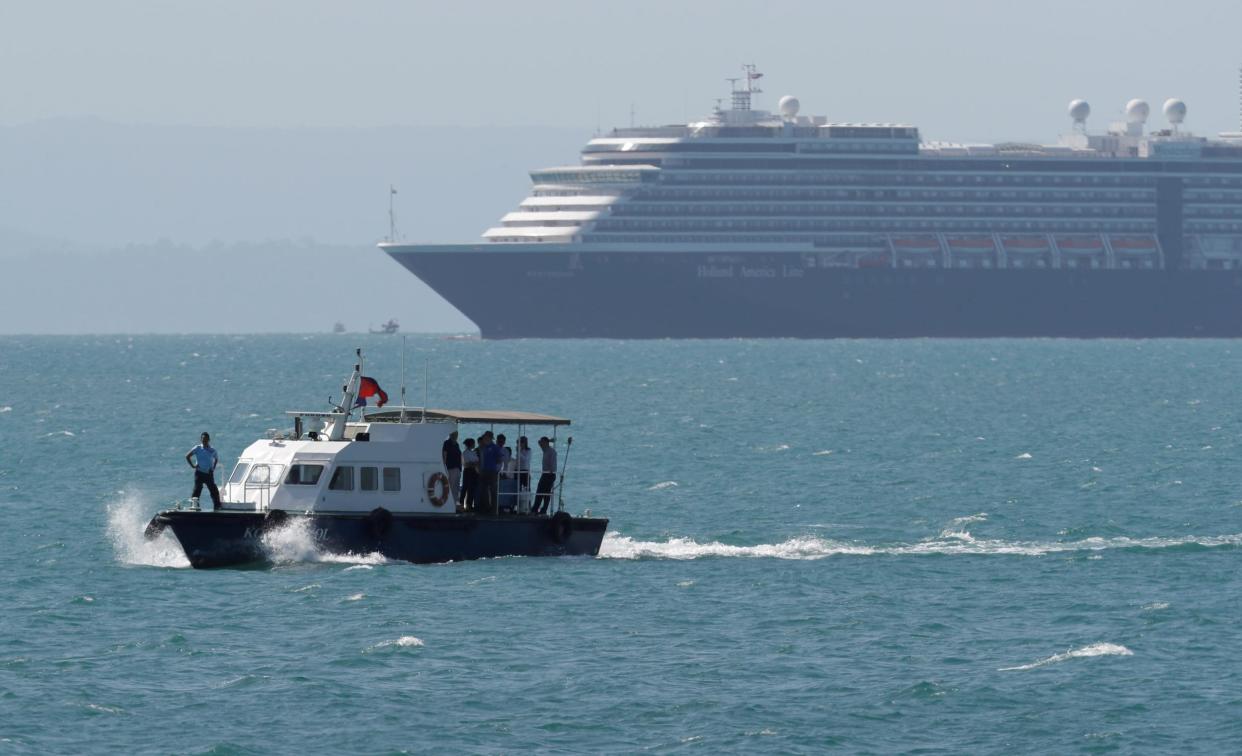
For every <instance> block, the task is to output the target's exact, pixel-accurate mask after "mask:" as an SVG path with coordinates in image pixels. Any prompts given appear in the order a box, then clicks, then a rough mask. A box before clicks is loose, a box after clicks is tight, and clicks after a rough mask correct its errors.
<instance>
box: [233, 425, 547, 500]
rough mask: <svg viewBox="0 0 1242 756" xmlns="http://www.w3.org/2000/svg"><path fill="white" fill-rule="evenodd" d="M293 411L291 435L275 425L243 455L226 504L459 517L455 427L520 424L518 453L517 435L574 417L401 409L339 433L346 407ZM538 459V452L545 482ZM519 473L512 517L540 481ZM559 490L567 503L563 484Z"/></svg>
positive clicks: (508, 491) (512, 484) (510, 488)
mask: <svg viewBox="0 0 1242 756" xmlns="http://www.w3.org/2000/svg"><path fill="white" fill-rule="evenodd" d="M287 414H289V415H291V416H293V418H294V423H293V429H292V430H291V431H287V432H274V431H269V434H268V438H266V439H263V440H260V441H256V442H254V443H253V444H251V445H250V446H248V447H247V448H246V449H245V451H243V452H242V454H241V456H240V458H239V459H238V462H237V465H236V466H235V467H234V468H233V472H232V474H231V475H230V476H229V479H228V481H227V482H226V483H224V484H223V485H221V486H220V495H221V500H222V501H223V503H224V508H225V509H229V510H241V511H260V512H261V511H266V510H270V509H281V510H286V511H290V512H305V513H311V512H362V513H365V512H370V511H372V510H374V509H376V508H377V507H383V508H384V509H386V510H388V511H390V512H392V513H394V514H397V513H402V514H417V513H425V514H452V513H454V512H455V511H456V507H455V506H454V501H453V495H452V492H451V491H450V490H449V485H448V478H447V476H446V470H445V469H444V463H443V459H442V457H441V452H442V448H443V444H444V441H445V440H446V439H447V438H448V436H449V434H450V433H452V432H453V431H459V433H460V426H462V425H480V426H486V427H487V428H488V429H493V428H497V427H499V428H501V429H507V428H510V427H512V428H513V429H514V430H515V431H516V432H515V433H514V434H513V435H512V436H510V439H511V440H512V444H511V445H512V446H513V447H514V450H515V451H514V457H515V458H516V456H517V454H516V444H517V439H518V438H519V437H520V436H523V435H527V429H528V428H532V429H533V428H546V429H548V430H545V431H542V433H543V435H548V436H549V437H550V438H553V439H555V434H556V429H557V428H560V427H563V426H568V425H569V424H570V421H569V420H568V419H567V418H562V417H554V416H552V415H542V414H536V413H533V412H514V411H495V410H447V409H425V408H422V407H396V408H388V409H382V410H374V411H371V412H364V413H363V414H362V417H361V419H360V421H357V422H349V421H348V420H346V421H345V422H344V423H342V424H341V426H340V428H339V432H337V428H336V423H337V422H338V421H340V420H341V419H342V413H339V412H296V411H294V412H289V413H287ZM316 421H322V429H320V430H306V428H308V427H310V426H312V425H316V424H317V423H316ZM480 432H481V431H480ZM532 432H533V431H532ZM338 436H339V437H338ZM459 440H464V438H462V439H459ZM532 446H533V444H532ZM535 451H538V450H537V449H536V450H535ZM538 464H539V456H538V454H534V455H533V459H532V462H531V465H532V467H534V468H535V469H534V472H535V477H536V478H537V477H538ZM518 472H519V471H518V470H517V469H516V467H514V468H513V469H512V470H510V471H509V472H508V474H507V477H506V476H505V474H502V479H501V481H500V486H499V488H500V491H499V505H500V511H501V512H502V513H503V512H505V511H511V512H524V511H526V510H527V509H529V506H530V500H531V496H532V495H533V494H532V492H531V490H530V489H531V486H530V485H529V479H530V478H529V476H527V477H526V483H527V484H526V486H525V487H524V488H523V487H522V486H520V485H519V484H520V483H521V482H522V481H521V479H520V476H519V475H518ZM553 493H554V501H557V500H559V499H560V490H559V480H558V487H557V489H556V490H554V492H553ZM463 514H464V513H463Z"/></svg>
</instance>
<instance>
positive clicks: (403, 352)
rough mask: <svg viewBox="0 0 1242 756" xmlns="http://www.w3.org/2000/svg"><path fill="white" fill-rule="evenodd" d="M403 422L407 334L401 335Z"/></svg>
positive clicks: (403, 415)
mask: <svg viewBox="0 0 1242 756" xmlns="http://www.w3.org/2000/svg"><path fill="white" fill-rule="evenodd" d="M401 422H403V423H404V422H405V334H404V333H403V334H401Z"/></svg>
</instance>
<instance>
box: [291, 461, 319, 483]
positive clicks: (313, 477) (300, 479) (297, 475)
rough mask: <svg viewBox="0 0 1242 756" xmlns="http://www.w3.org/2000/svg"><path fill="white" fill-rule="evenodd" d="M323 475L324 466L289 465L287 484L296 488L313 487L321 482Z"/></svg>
mask: <svg viewBox="0 0 1242 756" xmlns="http://www.w3.org/2000/svg"><path fill="white" fill-rule="evenodd" d="M321 475H323V465H289V474H288V475H286V476H285V483H290V484H293V485H295V486H313V485H315V484H317V483H318V482H319V476H321Z"/></svg>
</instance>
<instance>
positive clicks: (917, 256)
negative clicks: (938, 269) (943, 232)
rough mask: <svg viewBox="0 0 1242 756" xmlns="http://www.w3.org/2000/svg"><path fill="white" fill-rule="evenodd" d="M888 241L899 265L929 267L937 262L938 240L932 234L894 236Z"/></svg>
mask: <svg viewBox="0 0 1242 756" xmlns="http://www.w3.org/2000/svg"><path fill="white" fill-rule="evenodd" d="M889 243H890V244H892V245H893V252H894V253H895V254H896V255H897V265H898V266H900V267H911V268H930V267H934V266H935V265H936V264H937V262H938V260H937V258H938V257H939V255H940V241H939V240H938V239H936V237H934V236H895V237H891V238H890V239H889Z"/></svg>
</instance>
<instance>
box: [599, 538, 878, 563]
mask: <svg viewBox="0 0 1242 756" xmlns="http://www.w3.org/2000/svg"><path fill="white" fill-rule="evenodd" d="M871 553H874V549H872V548H871V547H869V546H856V545H851V544H846V543H839V542H835V541H826V540H824V539H822V538H816V537H814V536H799V537H797V538H791V539H789V540H788V541H784V542H781V543H761V544H758V545H755V546H733V545H730V544H726V543H720V542H718V541H711V542H709V543H699V542H697V541H695V540H694V539H692V538H670V539H669V540H667V541H636V540H634V539H633V538H630V537H628V536H623V535H621V534H619V533H609V534H607V536H605V537H604V542H603V544H601V545H600V549H599V555H600V557H602V558H604V559H701V558H703V557H770V558H774V559H822V558H824V557H826V556H832V555H833V554H871Z"/></svg>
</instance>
